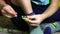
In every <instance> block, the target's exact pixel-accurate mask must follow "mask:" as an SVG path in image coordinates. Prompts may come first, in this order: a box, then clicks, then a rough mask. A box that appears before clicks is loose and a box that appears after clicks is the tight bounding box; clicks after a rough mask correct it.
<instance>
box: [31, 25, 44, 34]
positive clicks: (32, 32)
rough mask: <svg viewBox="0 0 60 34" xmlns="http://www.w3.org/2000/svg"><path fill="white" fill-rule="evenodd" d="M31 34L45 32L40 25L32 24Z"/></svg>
mask: <svg viewBox="0 0 60 34" xmlns="http://www.w3.org/2000/svg"><path fill="white" fill-rule="evenodd" d="M30 34H43V32H42V30H41V28H40V26H37V27H32V26H30Z"/></svg>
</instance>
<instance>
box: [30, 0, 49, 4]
mask: <svg viewBox="0 0 60 34" xmlns="http://www.w3.org/2000/svg"><path fill="white" fill-rule="evenodd" d="M31 2H33V3H35V4H36V5H47V4H49V3H50V0H31Z"/></svg>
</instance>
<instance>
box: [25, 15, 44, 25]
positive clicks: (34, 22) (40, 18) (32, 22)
mask: <svg viewBox="0 0 60 34" xmlns="http://www.w3.org/2000/svg"><path fill="white" fill-rule="evenodd" d="M27 18H28V20H26V19H25V21H26V22H27V23H28V24H29V25H31V26H38V25H39V24H40V23H41V22H42V21H43V20H44V18H43V16H42V15H40V14H37V15H31V16H27ZM31 19H34V20H31Z"/></svg>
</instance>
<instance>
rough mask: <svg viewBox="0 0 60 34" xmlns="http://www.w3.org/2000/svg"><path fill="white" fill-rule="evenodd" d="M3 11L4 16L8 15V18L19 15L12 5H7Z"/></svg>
mask: <svg viewBox="0 0 60 34" xmlns="http://www.w3.org/2000/svg"><path fill="white" fill-rule="evenodd" d="M1 12H2V14H3V15H4V16H6V17H8V18H13V17H17V12H15V11H14V9H13V8H12V7H11V6H10V5H5V6H4V7H3V8H2V9H1Z"/></svg>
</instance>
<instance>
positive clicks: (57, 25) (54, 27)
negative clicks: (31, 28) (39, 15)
mask: <svg viewBox="0 0 60 34" xmlns="http://www.w3.org/2000/svg"><path fill="white" fill-rule="evenodd" d="M41 28H42V29H43V31H44V32H45V33H47V32H49V33H51V34H53V33H55V32H57V31H60V22H54V23H49V24H42V25H41ZM48 28H49V29H48ZM45 29H46V30H47V29H48V30H47V31H45ZM50 31H51V32H50Z"/></svg>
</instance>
